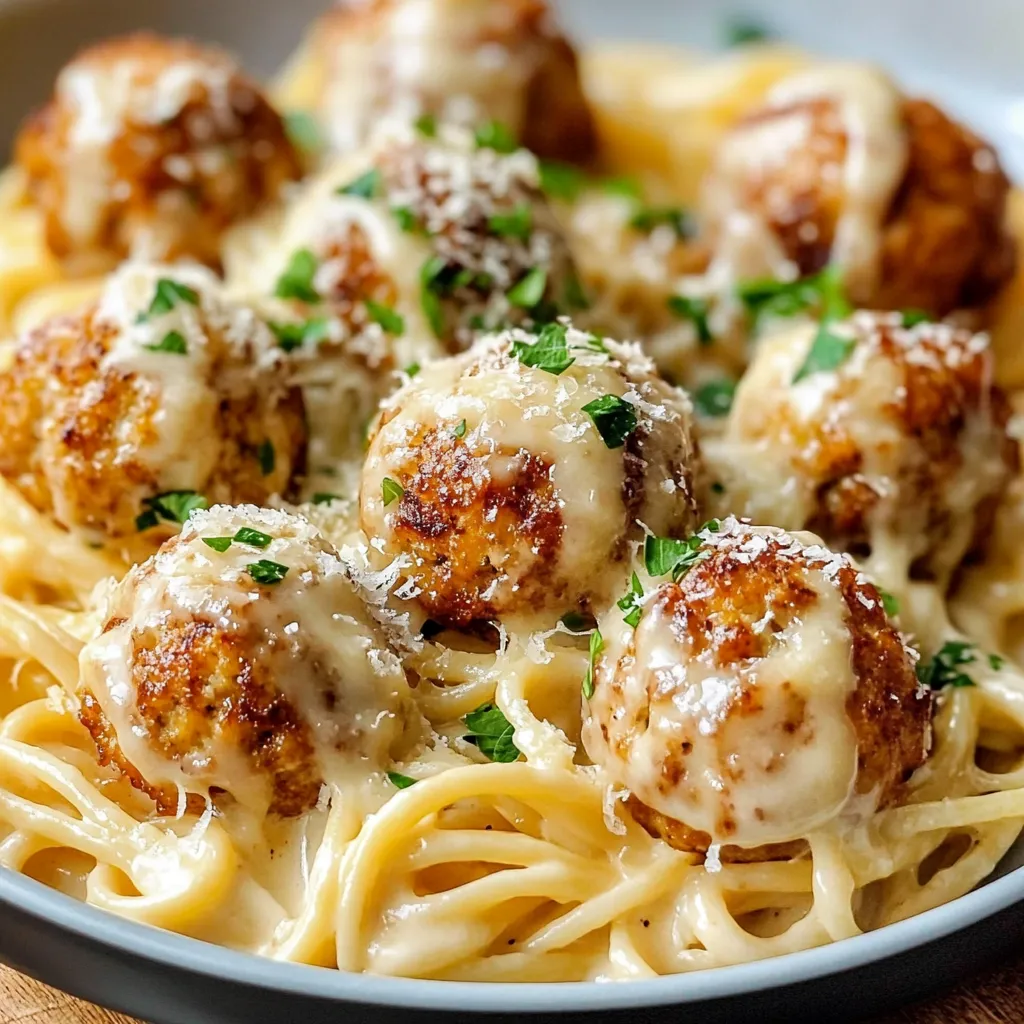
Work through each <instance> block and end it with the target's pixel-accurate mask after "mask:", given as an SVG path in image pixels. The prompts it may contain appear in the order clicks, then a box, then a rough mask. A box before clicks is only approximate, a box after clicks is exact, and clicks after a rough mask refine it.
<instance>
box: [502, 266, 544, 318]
mask: <svg viewBox="0 0 1024 1024" xmlns="http://www.w3.org/2000/svg"><path fill="white" fill-rule="evenodd" d="M547 286H548V272H547V270H545V269H544V267H534V268H533V269H532V270H528V271H527V272H526V274H525V275H524V276H523V277H521V278H520V279H519V280H518V281H517V282H516V283H515V284H514V285H513V286H512V288H511V289H509V293H508V295H507V296H506V298H507V299H508V301H509V302H511V303H512V305H513V306H519V307H521V308H522V309H532V308H533V307H534V306H536V305H537V303H538V302H540V300H541V299H542V298H544V292H545V290H546V289H547Z"/></svg>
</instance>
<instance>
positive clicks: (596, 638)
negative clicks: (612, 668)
mask: <svg viewBox="0 0 1024 1024" xmlns="http://www.w3.org/2000/svg"><path fill="white" fill-rule="evenodd" d="M603 650H604V637H603V636H601V630H599V629H597V628H596V627H595V628H594V631H593V632H592V633H591V634H590V660H589V661H588V662H587V672H586V675H585V676H584V677H583V696H584V697H586V698H587V700H590V698H591V697H593V696H594V668H595V667H596V664H597V658H598V655H599V654H600V653H601V652H602V651H603Z"/></svg>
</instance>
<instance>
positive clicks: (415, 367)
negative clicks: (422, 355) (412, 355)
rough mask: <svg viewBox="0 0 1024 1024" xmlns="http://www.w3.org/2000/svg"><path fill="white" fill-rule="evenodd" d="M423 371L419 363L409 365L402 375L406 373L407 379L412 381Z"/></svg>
mask: <svg viewBox="0 0 1024 1024" xmlns="http://www.w3.org/2000/svg"><path fill="white" fill-rule="evenodd" d="M422 369H423V367H422V366H420V364H419V363H410V364H409V365H408V366H407V367H406V368H405V369H404V370H403V371H402V373H404V374H405V375H406V377H408V378H409V380H412V379H413V377H415V376H416V375H417V374H418V373H419V372H420V370H422Z"/></svg>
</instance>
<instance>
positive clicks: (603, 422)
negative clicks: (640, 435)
mask: <svg viewBox="0 0 1024 1024" xmlns="http://www.w3.org/2000/svg"><path fill="white" fill-rule="evenodd" d="M583 411H584V412H585V413H586V414H587V415H588V416H589V417H590V418H591V419H592V420H593V421H594V426H595V427H597V432H598V433H599V434H600V435H601V439H602V440H603V441H604V443H605V445H606V446H607V447H608V448H621V447H622V446H623V445H624V444H625V443H626V438H627V437H629V435H630V434H632V433H633V431H634V430H636V413H635V412H634V411H633V407H632V406H631V405H630V404H629V402H627V401H625V400H623V399H621V398H619V397H618V395H602V396H601V397H600V398H595V399H594V401H592V402H587V404H586V405H585V406H583Z"/></svg>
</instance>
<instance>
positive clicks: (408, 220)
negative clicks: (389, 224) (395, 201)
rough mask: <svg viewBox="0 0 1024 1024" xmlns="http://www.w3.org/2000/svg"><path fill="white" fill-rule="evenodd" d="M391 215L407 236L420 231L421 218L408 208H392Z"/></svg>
mask: <svg viewBox="0 0 1024 1024" xmlns="http://www.w3.org/2000/svg"><path fill="white" fill-rule="evenodd" d="M391 215H392V216H393V217H394V218H395V220H396V221H398V226H399V227H400V228H401V229H402V230H403V231H404V232H406V234H412V233H413V232H414V231H418V230H419V227H420V222H419V218H418V217H417V216H416V214H415V213H413V212H412V210H410V209H409V207H408V206H392V207H391Z"/></svg>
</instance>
